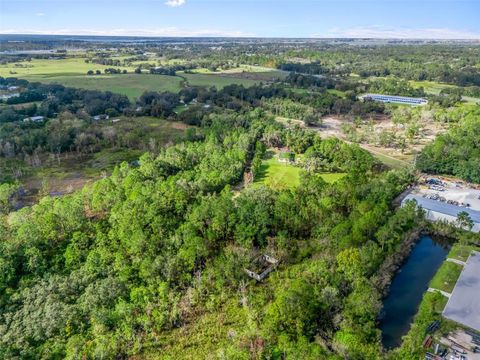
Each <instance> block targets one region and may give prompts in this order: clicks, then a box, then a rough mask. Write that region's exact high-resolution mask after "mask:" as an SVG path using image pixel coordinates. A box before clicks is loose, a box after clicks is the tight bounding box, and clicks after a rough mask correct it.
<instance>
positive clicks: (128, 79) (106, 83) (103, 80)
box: [27, 74, 182, 99]
mask: <svg viewBox="0 0 480 360" xmlns="http://www.w3.org/2000/svg"><path fill="white" fill-rule="evenodd" d="M27 80H29V81H39V82H42V83H58V84H62V85H64V86H69V87H75V88H81V89H88V90H100V91H111V92H114V93H118V94H123V95H127V96H128V97H129V98H130V99H133V98H135V97H138V96H140V95H141V94H142V93H143V92H144V91H159V92H162V91H171V92H178V91H180V90H181V88H182V85H181V83H182V79H181V78H180V77H177V76H167V75H150V74H115V75H61V76H29V77H27Z"/></svg>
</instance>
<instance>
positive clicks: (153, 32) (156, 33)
mask: <svg viewBox="0 0 480 360" xmlns="http://www.w3.org/2000/svg"><path fill="white" fill-rule="evenodd" d="M0 34H32V35H43V34H50V35H90V36H95V35H98V36H152V37H162V36H164V37H253V36H255V34H253V33H247V32H243V31H239V30H218V29H197V30H187V29H179V28H176V27H165V28H154V29H152V28H149V29H109V30H102V29H98V30H92V29H70V28H64V29H42V30H38V29H28V28H22V29H18V28H10V29H2V28H0Z"/></svg>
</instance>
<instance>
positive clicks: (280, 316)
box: [0, 36, 480, 360]
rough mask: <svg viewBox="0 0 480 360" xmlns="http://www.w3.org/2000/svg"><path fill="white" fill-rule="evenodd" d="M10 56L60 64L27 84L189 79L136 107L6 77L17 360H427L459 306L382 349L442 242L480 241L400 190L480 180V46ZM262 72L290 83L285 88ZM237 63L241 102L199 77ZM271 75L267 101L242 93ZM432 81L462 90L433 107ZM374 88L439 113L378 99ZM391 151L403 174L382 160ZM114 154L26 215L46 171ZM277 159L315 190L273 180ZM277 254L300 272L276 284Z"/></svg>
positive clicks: (179, 46) (6, 336)
mask: <svg viewBox="0 0 480 360" xmlns="http://www.w3.org/2000/svg"><path fill="white" fill-rule="evenodd" d="M13 38H15V36H14V37H13ZM5 44H6V45H5V49H6V50H12V51H15V50H17V49H19V48H22V49H28V50H38V49H39V48H40V49H43V50H44V51H46V52H45V53H42V52H38V53H37V52H32V53H31V54H16V53H13V54H12V55H8V56H7V55H5V56H2V58H1V59H0V63H2V64H12V63H14V64H15V66H17V65H18V67H19V68H20V67H23V66H24V67H28V66H30V62H32V61H34V60H45V61H50V60H51V61H62V60H65V59H69V60H79V59H81V61H80V62H81V64H82V66H87V69H88V67H89V66H91V67H92V69H94V70H92V69H90V70H86V71H85V69H84V70H82V71H83V72H82V74H81V75H76V76H79V77H81V76H83V77H85V78H88V80H93V81H97V80H98V81H100V80H101V78H103V77H110V76H111V77H112V78H115V79H116V80H119V81H120V82H121V81H122V79H124V78H125V76H126V73H127V70H126V69H125V67H128V68H129V70H128V72H130V73H129V74H128V76H129V77H130V79H134V80H133V81H142V79H145V78H144V77H143V76H145V77H148V79H155V80H157V79H159V80H160V81H163V80H162V79H163V78H164V76H165V75H167V76H168V77H167V76H165V78H167V79H168V81H173V80H175V79H174V77H175V78H176V80H179V81H181V83H180V85H179V88H178V90H177V91H173V90H171V91H150V90H149V91H144V92H143V93H139V94H138V96H137V95H136V96H135V97H130V98H129V97H127V96H126V95H121V94H119V93H115V92H114V91H113V90H112V92H111V91H99V90H87V89H80V88H73V87H69V86H63V85H59V84H57V83H50V84H47V83H45V84H44V83H39V82H35V81H27V80H24V79H20V78H15V77H0V90H1V91H4V92H5V93H6V94H7V96H6V97H5V98H4V100H1V101H0V160H1V161H0V239H1V241H0V358H1V359H45V360H46V359H52V360H53V359H55V360H56V359H71V360H73V359H82V360H83V359H127V358H132V359H142V360H143V359H177V358H179V359H181V358H212V357H215V358H216V357H218V358H222V359H279V360H280V359H282V360H283V359H311V360H313V359H330V360H341V359H349V360H370V359H371V360H377V359H378V360H380V359H391V360H410V359H411V360H414V359H418V358H419V357H423V355H424V352H425V351H424V349H423V348H422V345H421V341H422V340H423V339H424V336H425V329H426V327H427V326H428V325H429V324H430V323H431V321H432V319H436V317H435V316H437V315H438V314H436V313H435V311H434V309H435V307H436V304H437V302H441V301H442V300H441V299H440V300H439V299H438V297H440V295H438V294H437V295H438V297H436V296H437V295H432V297H428V298H425V300H424V301H423V302H422V305H421V308H420V309H419V313H418V316H417V318H416V319H415V320H414V323H413V324H414V325H413V326H412V328H411V330H410V332H409V333H408V334H407V336H406V337H405V338H404V341H403V344H402V346H400V347H399V348H397V349H395V350H393V351H390V350H387V349H384V348H383V346H382V341H381V332H380V330H379V319H380V318H381V315H382V299H383V298H384V297H385V295H386V294H387V293H388V288H389V285H390V283H391V282H392V278H393V276H394V274H395V271H396V270H397V269H398V266H399V265H400V264H401V262H402V261H403V260H404V258H405V257H406V256H407V254H408V252H409V250H410V248H411V247H412V246H413V244H414V242H415V239H417V238H418V236H419V234H420V233H422V232H428V233H432V234H437V235H442V236H446V237H451V238H454V239H460V240H459V241H460V242H462V243H464V244H467V245H470V244H473V243H476V242H478V236H477V235H476V234H473V233H471V234H470V233H467V232H466V231H463V230H462V229H456V228H454V227H452V226H450V225H449V224H446V223H441V222H440V223H437V224H431V223H428V222H426V221H425V219H424V215H425V214H424V212H423V210H422V209H421V208H417V207H416V206H415V203H414V202H408V203H406V204H405V206H403V207H399V206H398V204H399V196H400V195H401V194H402V193H403V192H404V191H405V190H406V189H407V188H409V187H411V186H412V184H414V183H415V182H416V181H417V179H418V172H419V171H422V172H426V173H431V174H449V175H454V176H457V177H460V178H462V179H465V180H468V181H472V182H477V183H480V143H479V139H480V120H479V119H480V110H479V108H478V106H476V105H475V103H474V101H475V99H474V100H471V99H470V100H469V99H465V97H468V96H471V97H478V96H479V86H480V70H479V67H478V58H479V56H480V52H479V47H478V46H470V45H469V44H463V43H449V44H441V43H433V42H425V43H422V44H415V45H413V44H411V43H405V44H401V45H399V44H393V43H390V42H388V41H387V42H382V41H378V42H377V41H367V40H365V41H363V40H358V41H355V40H338V42H336V43H335V44H333V43H332V42H330V41H321V40H314V39H312V40H308V41H307V40H295V39H292V40H291V41H285V42H282V41H272V40H270V39H232V40H231V41H225V39H214V38H212V39H210V38H209V39H202V41H193V40H192V39H182V41H181V42H179V41H176V40H172V39H170V40H167V39H158V41H151V40H149V41H146V40H142V39H136V40H135V41H133V40H132V41H131V42H127V43H123V44H122V43H121V42H118V43H117V42H108V41H107V40H106V39H105V40H98V41H85V40H82V39H75V37H71V38H68V39H63V40H61V39H57V38H55V37H51V38H49V37H46V38H44V39H43V40H39V39H36V38H35V37H32V38H31V39H30V38H29V37H28V36H27V37H26V39H25V40H24V42H23V43H22V44H19V43H17V42H14V41H12V42H8V43H7V42H6V43H5ZM60 48H61V49H60ZM78 48H82V49H83V50H82V54H81V55H79V53H75V49H77V50H78ZM72 49H73V50H72ZM452 58H455V59H456V60H455V61H452ZM240 65H241V66H242V67H240ZM95 66H97V67H100V66H108V68H102V69H103V71H100V70H96V67H95ZM248 66H250V67H253V68H254V69H255V71H259V70H265V68H267V69H269V71H271V72H273V73H274V74H276V75H275V76H269V77H266V78H267V79H268V80H266V81H265V82H264V78H262V76H261V75H258V74H256V73H255V71H252V72H250V73H249V72H248V71H247V70H246V69H249V68H248ZM261 67H265V68H264V69H262V68H261ZM120 68H123V69H120ZM235 68H236V69H237V71H241V72H236V73H224V74H223V75H222V81H225V83H222V86H213V85H212V86H204V85H203V86H190V85H189V83H188V82H187V81H186V78H187V77H188V75H199V74H197V73H196V72H195V71H196V70H200V69H202V71H203V72H204V73H202V74H200V75H202V76H206V77H208V76H216V75H218V74H215V75H213V74H210V75H207V74H209V72H216V71H218V70H226V69H235ZM239 69H241V70H239ZM15 70H16V69H15ZM250 70H251V69H250ZM244 72H245V73H244ZM259 73H260V74H261V73H262V72H259ZM10 74H12V73H10ZM102 74H107V75H108V76H103V75H102ZM279 74H280V75H279ZM263 75H265V74H263ZM255 76H259V77H258V79H261V80H259V81H257V82H252V83H250V84H251V85H250V86H246V85H240V84H239V83H233V82H232V83H229V82H228V80H232V79H235V80H238V79H240V80H245V79H248V78H249V77H252V78H255ZM137 79H140V80H137ZM216 79H217V80H218V78H216ZM426 80H429V81H435V82H442V83H448V84H439V83H435V84H434V86H438V88H435V91H433V92H432V91H431V88H430V91H427V89H426V88H424V87H423V85H424V84H425V82H424V81H426ZM416 82H419V83H418V84H417V83H416ZM430 85H431V84H430ZM453 85H456V86H453ZM72 86H73V85H72ZM9 88H14V91H15V92H17V91H18V95H17V96H11V97H9V96H10V95H11V92H13V90H12V91H10V90H9ZM154 89H155V90H156V89H157V88H154ZM109 90H110V89H109ZM142 91H143V88H142ZM368 92H372V93H383V94H395V95H403V96H413V97H424V98H427V99H428V105H426V106H421V107H420V106H419V107H407V106H402V105H394V104H384V103H381V102H374V101H372V100H368V99H365V100H363V99H362V98H361V95H363V94H365V93H368ZM2 94H3V93H2ZM467 100H469V101H470V102H471V104H468V105H467V104H466V102H467ZM31 117H40V120H32V118H31ZM327 120H328V121H330V123H329V125H328V126H324V122H327ZM160 124H168V126H166V127H165V128H163V127H161V126H159V125H160ZM332 124H333V125H332ZM335 124H338V129H335V128H334V126H335ZM382 126H383V127H382ZM429 127H431V128H435V129H434V131H433V130H432V131H431V132H429V130H430V129H429ZM167 128H168V129H170V130H172V129H174V130H176V132H175V134H176V135H175V136H173V135H172V136H171V137H170V136H169V133H167V132H166V131H167V130H166V129H167ZM155 129H156V130H155ZM323 130H328V131H331V132H333V131H337V133H335V135H334V136H323V135H324V133H323ZM159 132H165V133H164V134H159ZM326 132H327V131H325V133H326ZM437 132H438V134H440V135H438V136H437ZM172 134H173V132H172ZM156 136H158V137H156ZM426 136H431V138H430V139H432V140H431V141H432V142H431V143H429V144H427V145H426V146H425V144H426V143H427V142H428V141H430V140H428V141H424V140H425V139H423V137H426ZM160 137H161V138H162V139H163V140H165V141H164V142H160V141H159V138H160ZM435 137H436V138H435ZM434 138H435V139H434ZM341 139H344V140H345V141H343V140H341ZM423 146H425V147H423ZM382 147H384V148H387V149H389V150H391V151H392V153H393V152H396V154H397V157H398V158H399V159H401V160H400V163H401V165H400V166H398V159H397V158H393V157H389V156H385V155H383V156H380V157H374V156H373V155H372V153H375V149H379V148H382ZM408 147H410V148H409V150H411V152H410V153H409V154H405V152H406V150H407V148H408ZM365 149H367V150H369V151H370V150H371V149H373V150H374V151H372V152H369V151H367V150H365ZM412 149H413V150H412ZM100 153H102V155H104V153H106V154H107V155H108V156H112V154H113V156H112V158H113V159H114V161H112V162H111V163H109V164H110V165H111V167H110V168H108V173H107V172H106V171H102V173H101V174H99V171H97V173H95V174H96V175H98V176H97V177H96V178H95V179H96V180H95V181H93V180H92V181H89V182H86V184H87V185H85V186H83V183H82V187H77V189H79V190H76V191H74V190H73V189H72V191H66V192H62V193H60V194H55V196H44V195H46V194H49V193H50V194H51V192H49V191H44V189H43V184H42V189H39V191H38V193H35V199H34V201H32V202H31V204H33V205H32V206H26V205H28V204H30V203H24V202H21V201H20V198H21V197H22V196H24V195H25V193H26V191H25V188H24V184H23V183H22V181H24V180H25V177H24V175H25V174H24V173H23V169H24V167H25V168H29V170H32V169H39V168H40V167H41V166H40V165H41V163H42V162H43V163H46V162H48V164H49V165H51V166H52V167H51V168H49V167H46V169H47V170H46V171H44V172H42V171H39V172H38V173H39V174H40V176H44V174H48V173H49V172H55V171H58V172H59V173H60V175H59V176H60V177H61V176H63V175H64V174H63V173H61V172H62V171H65V169H64V168H62V167H61V160H60V159H61V158H62V156H63V158H62V159H70V162H67V161H66V162H65V164H66V165H65V166H72V163H75V162H79V163H81V162H82V161H83V160H85V159H90V158H93V159H94V155H96V154H100ZM417 153H418V155H417ZM142 154H143V155H142ZM273 154H274V155H273ZM382 154H383V153H380V155H382ZM376 155H378V153H377V154H376ZM270 156H275V158H270ZM282 156H283V157H282ZM408 156H410V158H408ZM118 158H120V159H121V160H122V161H123V162H121V164H119V161H117V160H115V159H118ZM385 158H387V159H386V160H385ZM414 158H415V165H416V166H414V165H413V164H414V160H413V159H414ZM72 159H73V160H72ZM137 159H138V160H137ZM404 159H407V160H408V159H410V162H408V161H407V160H404ZM270 160H275V161H277V160H278V161H277V162H276V165H277V166H278V167H279V168H280V169H281V170H285V169H290V170H293V171H295V173H296V174H298V184H296V185H294V186H285V187H282V186H278V187H275V186H270V185H269V184H268V183H264V182H261V181H256V180H258V179H261V178H262V176H264V175H265V174H264V172H265V169H264V165H265V163H266V162H268V161H270ZM391 160H394V161H395V160H397V163H395V162H393V165H392V162H391ZM52 164H53V165H52ZM113 164H119V165H117V166H114V165H113ZM74 165H76V164H74ZM395 165H396V166H395ZM54 166H57V167H54ZM81 166H83V164H80V166H79V167H78V168H81ZM78 168H76V171H78ZM393 168H395V169H393ZM52 169H53V170H52ZM102 169H103V168H102ZM83 170H85V169H83ZM89 170H92V169H89ZM94 170H95V169H94ZM97 170H98V169H97ZM92 173H93V171H92ZM85 174H87V175H88V171H85ZM55 175H57V174H55ZM77 175H78V174H77V173H75V174H74V175H73V176H74V177H75V176H77ZM81 175H83V174H80V175H79V176H81ZM332 175H334V176H338V178H337V177H336V178H335V180H327V179H329V176H332ZM30 180H31V179H30ZM75 180H77V179H75ZM90 180H91V179H90ZM45 188H46V187H45ZM60 195H61V196H60ZM262 255H263V256H264V255H268V256H270V257H273V258H275V259H277V260H278V266H276V267H275V269H274V270H273V271H272V272H271V273H269V275H268V276H267V277H266V278H265V279H264V280H263V281H256V280H254V279H252V278H251V277H249V276H248V275H247V273H246V271H245V269H251V268H252V267H254V266H256V265H258V261H259V259H261V256H262ZM418 324H421V326H418Z"/></svg>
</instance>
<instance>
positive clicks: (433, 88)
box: [410, 80, 480, 104]
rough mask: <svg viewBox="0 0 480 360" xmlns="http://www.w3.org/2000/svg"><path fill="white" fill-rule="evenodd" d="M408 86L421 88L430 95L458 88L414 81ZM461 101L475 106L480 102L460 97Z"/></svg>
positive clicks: (431, 82) (472, 98)
mask: <svg viewBox="0 0 480 360" xmlns="http://www.w3.org/2000/svg"><path fill="white" fill-rule="evenodd" d="M410 84H411V85H412V86H414V87H417V88H418V87H423V89H424V90H425V92H426V93H427V94H430V95H439V94H440V92H441V91H442V90H443V89H448V88H458V87H459V86H456V85H452V84H442V83H438V82H435V81H414V80H411V81H410ZM462 100H463V101H465V102H466V103H467V104H477V103H479V102H480V99H479V98H474V97H471V96H462Z"/></svg>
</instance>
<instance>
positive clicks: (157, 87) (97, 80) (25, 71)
mask: <svg viewBox="0 0 480 360" xmlns="http://www.w3.org/2000/svg"><path fill="white" fill-rule="evenodd" d="M109 67H111V66H105V65H99V64H92V63H86V62H85V57H80V56H79V57H71V58H70V57H69V58H66V59H59V60H56V59H50V60H48V59H47V60H32V61H30V62H22V63H19V66H15V64H6V65H1V66H0V76H3V77H10V76H12V77H18V78H22V79H26V80H28V81H38V82H42V83H58V84H62V85H64V86H70V87H76V88H82V89H89V90H100V91H112V92H115V93H119V94H123V95H126V96H128V97H129V98H130V99H132V100H133V99H134V98H136V97H138V96H140V95H141V94H142V93H143V92H144V91H160V92H161V91H171V92H178V91H180V90H181V89H182V86H183V82H184V80H186V82H187V83H188V85H191V86H205V87H210V86H215V87H216V88H217V89H221V88H223V87H224V86H227V85H230V84H239V85H244V86H246V87H248V86H252V85H254V84H257V83H258V82H260V81H262V80H263V77H262V74H264V72H265V74H267V75H265V76H266V79H267V78H268V76H271V74H276V72H275V70H272V69H267V68H256V67H247V68H241V69H242V71H247V73H246V74H250V72H251V74H252V76H253V75H255V76H257V77H258V79H249V78H247V77H246V76H245V77H241V76H239V77H236V76H234V75H235V74H233V73H232V71H229V72H228V73H225V74H222V73H220V72H215V73H195V74H184V73H182V72H179V73H178V74H179V75H180V76H166V75H150V74H133V70H134V68H133V67H132V68H126V67H115V68H120V69H122V70H124V69H125V70H127V71H128V72H129V73H128V74H115V75H109V74H102V75H87V71H88V70H100V71H102V73H103V70H104V69H106V68H109ZM265 69H267V70H272V71H271V72H268V71H267V70H265ZM232 70H233V69H232ZM260 70H261V71H260ZM237 71H239V70H238V69H237ZM262 71H263V72H262Z"/></svg>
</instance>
